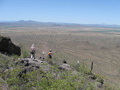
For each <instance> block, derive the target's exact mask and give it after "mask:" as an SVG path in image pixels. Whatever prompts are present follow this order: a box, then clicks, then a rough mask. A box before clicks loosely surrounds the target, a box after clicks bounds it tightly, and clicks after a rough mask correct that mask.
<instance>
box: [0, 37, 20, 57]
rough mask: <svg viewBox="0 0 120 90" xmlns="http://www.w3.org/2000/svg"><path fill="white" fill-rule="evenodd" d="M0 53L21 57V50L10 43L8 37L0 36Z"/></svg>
mask: <svg viewBox="0 0 120 90" xmlns="http://www.w3.org/2000/svg"><path fill="white" fill-rule="evenodd" d="M0 52H2V53H7V54H9V55H11V54H15V55H19V56H20V55H21V49H20V47H19V46H16V45H14V44H13V43H12V41H11V39H10V38H9V37H3V36H0Z"/></svg>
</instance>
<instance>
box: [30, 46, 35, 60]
mask: <svg viewBox="0 0 120 90" xmlns="http://www.w3.org/2000/svg"><path fill="white" fill-rule="evenodd" d="M30 53H31V59H35V46H34V44H32V46H31V48H30Z"/></svg>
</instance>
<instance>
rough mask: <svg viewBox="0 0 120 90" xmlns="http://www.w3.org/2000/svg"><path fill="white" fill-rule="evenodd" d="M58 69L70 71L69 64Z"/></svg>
mask: <svg viewBox="0 0 120 90" xmlns="http://www.w3.org/2000/svg"><path fill="white" fill-rule="evenodd" d="M59 69H62V70H71V68H70V65H69V64H64V63H63V64H62V65H60V66H59Z"/></svg>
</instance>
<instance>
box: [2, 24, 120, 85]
mask: <svg viewBox="0 0 120 90" xmlns="http://www.w3.org/2000/svg"><path fill="white" fill-rule="evenodd" d="M0 34H1V35H4V36H9V37H10V38H11V39H12V41H13V42H14V43H16V44H17V45H19V44H22V45H23V46H24V47H25V48H26V49H28V51H29V48H30V47H31V45H32V44H33V43H34V44H35V47H36V51H37V52H36V58H39V57H40V56H42V51H45V57H47V53H48V51H49V49H52V51H53V56H54V57H56V62H57V63H62V61H63V60H66V61H67V62H68V63H70V64H71V65H72V64H74V65H75V64H77V61H78V60H79V61H80V63H82V62H85V63H86V64H87V65H88V67H89V68H90V65H91V62H94V69H93V71H94V72H95V73H99V74H102V75H105V76H106V77H108V78H109V80H110V81H111V83H115V84H120V29H119V28H101V27H62V26H57V27H0Z"/></svg>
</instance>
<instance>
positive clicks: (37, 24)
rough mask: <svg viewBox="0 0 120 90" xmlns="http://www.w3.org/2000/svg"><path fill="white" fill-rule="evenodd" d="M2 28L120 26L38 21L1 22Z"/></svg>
mask: <svg viewBox="0 0 120 90" xmlns="http://www.w3.org/2000/svg"><path fill="white" fill-rule="evenodd" d="M0 26H2V27H104V28H105V27H106V28H120V25H108V24H77V23H57V22H37V21H32V20H28V21H25V20H20V21H6V22H0Z"/></svg>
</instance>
